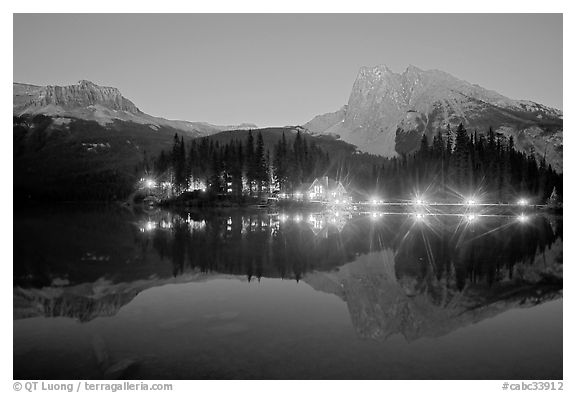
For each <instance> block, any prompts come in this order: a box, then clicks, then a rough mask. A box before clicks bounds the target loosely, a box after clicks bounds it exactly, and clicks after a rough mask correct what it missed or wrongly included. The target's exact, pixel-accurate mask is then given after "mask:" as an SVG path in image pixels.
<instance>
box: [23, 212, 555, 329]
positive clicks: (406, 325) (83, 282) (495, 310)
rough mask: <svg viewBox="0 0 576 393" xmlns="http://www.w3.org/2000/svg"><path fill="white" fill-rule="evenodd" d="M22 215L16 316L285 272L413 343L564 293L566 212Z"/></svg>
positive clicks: (67, 313)
mask: <svg viewBox="0 0 576 393" xmlns="http://www.w3.org/2000/svg"><path fill="white" fill-rule="evenodd" d="M16 217H17V218H16V220H15V259H14V318H15V319H19V318H30V317H37V316H44V317H57V316H64V317H70V318H75V319H78V320H80V321H89V320H92V319H94V318H97V317H105V316H113V315H115V314H116V313H117V312H118V311H119V310H120V308H121V307H123V306H124V305H125V304H127V303H129V302H130V301H132V299H134V298H135V297H136V296H137V295H138V293H140V292H142V291H144V290H146V289H149V288H153V287H157V286H161V285H166V284H178V283H188V282H199V281H207V280H211V279H213V278H228V279H240V280H245V281H247V282H252V281H259V280H260V279H262V278H277V279H291V280H297V281H303V282H304V283H306V284H307V285H310V286H311V287H312V288H314V289H316V290H318V291H322V292H326V293H332V294H334V295H336V296H338V297H340V298H341V299H342V300H343V301H344V302H346V304H347V306H348V309H349V312H350V316H351V320H352V323H353V325H354V327H355V329H356V332H357V333H358V335H359V336H360V337H364V338H374V339H385V338H387V337H389V336H391V335H395V334H400V335H402V336H404V337H405V338H406V339H407V340H414V339H417V338H419V337H434V336H440V335H444V334H446V333H448V332H450V331H452V330H455V329H457V328H459V327H462V326H465V325H469V324H473V323H476V322H478V321H481V320H483V319H486V318H489V317H491V316H494V315H496V314H499V313H501V312H503V311H505V310H508V309H512V308H518V307H529V306H532V305H535V304H539V303H542V302H546V301H549V300H552V299H556V298H559V297H561V296H562V219H561V217H553V218H549V217H545V216H540V215H531V216H527V217H526V218H525V219H521V220H520V219H518V218H517V217H514V216H497V215H490V216H482V215H480V214H478V215H474V216H473V217H471V216H470V215H457V214H450V215H430V216H423V215H420V214H385V213H382V212H378V213H374V212H373V213H369V214H361V213H358V212H346V211H331V212H322V213H318V212H290V213H289V212H284V213H279V214H267V213H262V212H258V211H221V212H216V211H213V212H211V213H209V214H206V213H202V212H194V211H188V212H175V211H165V210H156V211H139V212H131V211H128V210H116V209H112V210H110V208H106V209H104V208H97V209H94V210H91V211H86V209H82V210H78V211H70V210H68V211H67V212H66V217H68V218H67V219H65V218H63V213H62V212H49V213H45V212H43V213H42V214H39V213H34V212H30V211H28V212H26V213H20V214H18V213H17V215H16ZM70 239H74V240H73V241H71V240H70Z"/></svg>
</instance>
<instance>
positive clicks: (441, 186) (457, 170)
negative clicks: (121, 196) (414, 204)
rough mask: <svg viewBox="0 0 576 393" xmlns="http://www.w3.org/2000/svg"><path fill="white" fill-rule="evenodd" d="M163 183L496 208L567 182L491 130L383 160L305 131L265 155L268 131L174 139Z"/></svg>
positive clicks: (160, 161) (460, 132)
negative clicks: (477, 200)
mask: <svg viewBox="0 0 576 393" xmlns="http://www.w3.org/2000/svg"><path fill="white" fill-rule="evenodd" d="M146 168H154V172H155V173H156V174H158V175H160V176H161V177H164V178H169V179H170V181H171V182H172V183H173V184H174V188H175V190H176V192H177V193H181V192H183V191H184V190H187V189H189V188H193V189H194V188H198V187H199V186H200V185H201V186H202V187H203V188H206V189H208V190H209V191H211V192H213V193H217V194H227V195H229V196H230V197H232V198H240V197H242V196H243V195H251V196H255V195H258V196H262V195H263V194H269V193H270V192H272V191H273V190H277V191H280V192H288V193H291V192H294V191H296V190H297V189H298V188H299V187H300V186H301V185H302V184H304V183H309V182H311V181H313V180H314V179H315V178H317V177H320V176H329V177H331V178H334V179H336V180H339V181H342V182H343V184H344V185H345V187H347V188H348V189H349V190H350V191H355V192H356V193H357V195H360V196H362V195H364V196H365V197H370V196H372V195H374V194H377V195H380V196H382V197H384V198H388V199H407V198H412V197H414V194H423V193H425V194H427V195H433V196H434V197H435V198H437V199H439V200H442V199H444V200H449V199H454V198H457V197H459V196H468V195H482V196H483V198H484V199H485V200H486V201H490V202H511V201H515V200H516V198H518V197H520V196H522V197H528V198H529V199H530V200H531V201H532V202H545V201H546V200H547V199H548V198H549V197H550V195H551V194H552V192H553V190H554V189H556V193H557V194H559V195H562V175H561V174H558V173H557V172H555V171H554V170H553V169H552V167H551V166H550V165H548V164H547V163H546V161H545V159H541V160H539V159H537V158H536V155H535V153H534V151H531V152H530V153H524V152H521V151H519V150H517V149H516V148H515V145H514V139H513V137H509V138H506V137H504V136H503V135H501V134H497V133H495V132H494V131H493V130H492V128H490V129H489V130H488V132H487V134H479V133H478V132H473V133H468V131H467V130H466V129H465V128H464V127H463V126H462V125H460V126H459V127H458V129H457V130H456V132H452V130H451V129H450V127H449V126H448V128H447V129H446V130H442V131H439V132H438V133H437V135H435V136H434V137H433V139H432V141H428V138H427V136H426V135H424V136H423V137H422V141H421V145H420V149H419V150H418V151H416V152H415V153H412V154H407V155H402V156H399V157H393V158H383V157H378V156H373V155H369V154H349V153H348V154H333V155H331V154H329V153H327V152H325V151H324V150H323V149H322V148H321V147H319V146H318V145H317V144H315V143H313V142H312V143H310V142H308V141H307V139H306V138H303V137H302V135H301V134H300V131H298V132H297V133H296V135H295V138H293V140H291V141H290V142H288V140H287V138H286V135H284V134H282V138H281V139H280V140H279V141H278V142H277V143H276V144H275V145H274V146H273V147H272V148H271V149H269V148H266V147H265V145H264V142H263V138H262V134H261V132H258V133H257V134H256V136H255V135H254V133H252V132H251V131H250V132H249V133H248V136H247V138H245V140H238V139H233V140H231V141H229V142H227V143H219V142H218V141H213V140H212V139H210V138H200V139H195V140H192V141H190V142H189V143H185V141H184V139H183V138H182V137H178V135H175V136H174V144H173V148H172V150H171V151H163V152H162V153H161V154H160V156H159V157H157V158H156V159H155V160H154V162H153V163H152V164H149V163H147V164H146Z"/></svg>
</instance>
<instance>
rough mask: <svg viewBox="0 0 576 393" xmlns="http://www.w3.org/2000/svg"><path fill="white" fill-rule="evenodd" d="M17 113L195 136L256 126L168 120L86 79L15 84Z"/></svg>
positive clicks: (14, 93) (111, 88) (109, 88)
mask: <svg viewBox="0 0 576 393" xmlns="http://www.w3.org/2000/svg"><path fill="white" fill-rule="evenodd" d="M13 100H14V101H13V105H14V106H13V115H14V116H23V115H39V114H41V115H45V116H50V117H54V118H67V119H81V120H88V121H96V122H97V123H98V124H100V125H102V126H107V125H109V124H112V123H114V122H115V121H124V122H133V123H136V124H141V125H146V126H148V127H149V128H150V129H152V130H154V131H157V130H158V128H159V127H163V126H164V127H171V128H174V129H177V130H180V131H183V132H186V133H189V134H191V135H193V136H203V135H210V134H214V133H217V132H220V131H228V130H236V129H248V128H256V127H257V126H256V125H254V124H240V125H237V126H216V125H213V124H208V123H204V122H189V121H182V120H167V119H163V118H161V117H154V116H150V115H147V114H146V113H144V112H142V111H140V109H138V108H137V107H136V105H134V103H133V102H132V101H130V100H129V99H127V98H125V97H124V96H123V95H122V93H120V90H118V89H117V88H115V87H105V86H98V85H96V84H94V83H92V82H90V81H86V80H82V81H79V82H78V83H77V84H76V85H70V86H35V85H28V84H23V83H14V84H13Z"/></svg>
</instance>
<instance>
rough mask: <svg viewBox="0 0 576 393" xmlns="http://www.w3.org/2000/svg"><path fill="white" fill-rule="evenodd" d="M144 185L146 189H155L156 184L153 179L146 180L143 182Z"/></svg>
mask: <svg viewBox="0 0 576 393" xmlns="http://www.w3.org/2000/svg"><path fill="white" fill-rule="evenodd" d="M144 184H145V185H146V187H148V188H154V187H156V182H155V181H154V180H153V179H146V180H145V181H144Z"/></svg>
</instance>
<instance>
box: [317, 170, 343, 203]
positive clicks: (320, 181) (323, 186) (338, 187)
mask: <svg viewBox="0 0 576 393" xmlns="http://www.w3.org/2000/svg"><path fill="white" fill-rule="evenodd" d="M308 198H309V199H310V200H311V201H320V202H334V203H344V202H349V201H350V195H349V194H348V192H347V191H346V188H344V186H343V185H342V183H341V182H339V181H336V180H332V179H329V178H328V176H324V177H321V178H316V179H315V180H314V181H313V182H312V184H311V185H310V186H309V187H308Z"/></svg>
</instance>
